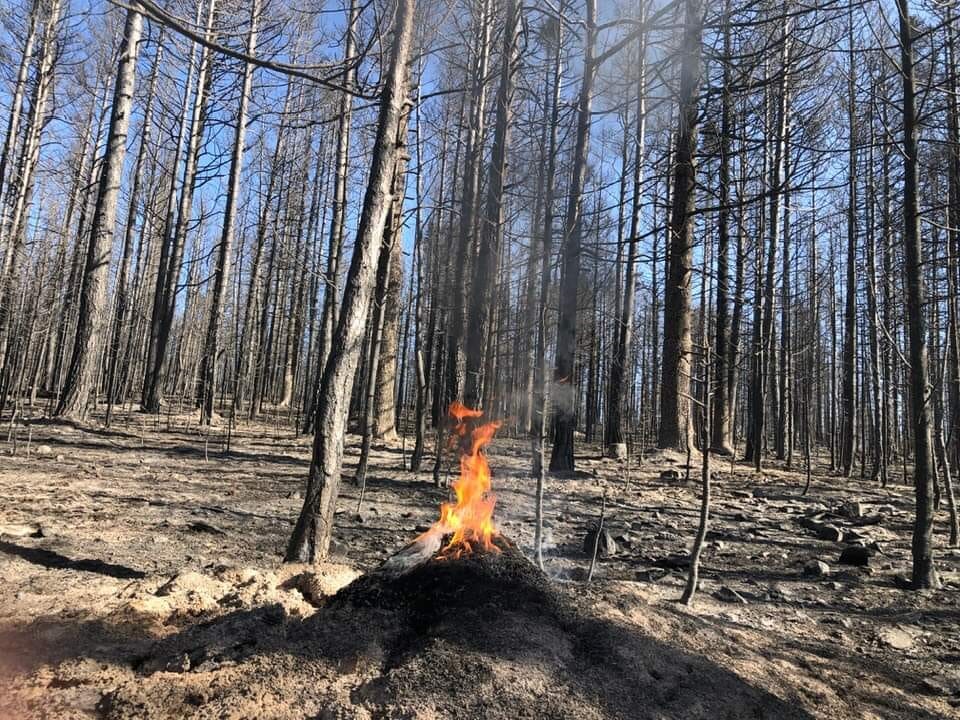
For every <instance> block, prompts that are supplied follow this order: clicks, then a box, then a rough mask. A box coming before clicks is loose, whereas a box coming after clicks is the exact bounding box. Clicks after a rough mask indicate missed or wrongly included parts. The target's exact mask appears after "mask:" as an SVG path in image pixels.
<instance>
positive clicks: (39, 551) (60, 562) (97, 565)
mask: <svg viewBox="0 0 960 720" xmlns="http://www.w3.org/2000/svg"><path fill="white" fill-rule="evenodd" d="M0 552H2V553H5V554H7V555H15V556H16V557H19V558H21V559H23V560H26V561H27V562H29V563H33V564H34V565H41V566H43V567H45V568H47V569H51V570H54V569H55V570H80V571H82V572H90V573H97V574H99V575H106V576H107V577H113V578H118V579H120V580H137V579H140V578H145V577H146V574H145V573H143V572H141V571H140V570H134V569H133V568H129V567H126V566H125V565H114V564H113V563H108V562H103V561H102V560H95V559H93V558H84V559H80V560H75V559H73V558H69V557H67V556H66V555H61V554H60V553H58V552H54V551H53V550H45V549H43V548H31V547H24V546H22V545H16V544H15V543H12V542H8V541H6V540H0Z"/></svg>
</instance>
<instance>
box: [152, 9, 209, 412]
mask: <svg viewBox="0 0 960 720" xmlns="http://www.w3.org/2000/svg"><path fill="white" fill-rule="evenodd" d="M208 1H209V5H208V6H207V20H206V29H205V37H207V38H208V39H210V38H212V35H213V19H214V11H215V6H216V0H208ZM191 57H192V55H191ZM211 58H212V55H211V51H210V49H209V48H208V47H206V46H204V48H203V51H202V52H201V55H200V66H199V70H198V72H197V81H196V96H195V99H194V103H193V112H192V114H191V116H190V132H189V140H188V143H187V150H186V162H185V163H184V167H183V182H182V183H181V191H180V198H179V204H178V205H177V209H176V221H175V222H173V217H174V213H173V206H174V204H175V203H174V199H173V197H171V199H170V205H169V206H168V210H167V225H166V228H165V232H164V235H165V236H167V229H171V230H172V234H171V235H170V236H169V239H168V240H165V241H164V247H166V248H167V250H168V254H167V258H166V259H167V262H166V263H164V257H163V255H162V254H161V261H160V263H161V264H160V271H159V272H158V279H157V283H158V294H157V295H156V296H155V302H157V303H158V306H156V307H155V308H154V313H153V318H152V326H151V339H150V340H151V341H150V347H149V349H148V357H147V373H146V378H145V383H144V393H143V407H144V409H145V410H146V411H148V412H157V411H158V410H159V409H160V399H161V395H162V383H163V363H164V360H165V359H166V356H167V350H168V345H169V342H170V332H171V330H172V328H173V318H174V313H175V311H176V298H177V292H178V291H179V288H178V287H177V286H178V285H179V283H180V272H181V270H182V265H183V255H184V249H185V246H186V240H187V237H186V236H187V230H188V227H189V224H190V220H191V217H192V209H193V193H194V189H195V188H196V182H197V162H198V156H199V152H200V138H201V136H202V135H203V128H204V124H205V121H206V109H207V99H208V94H209V90H210V64H211ZM188 80H189V73H188ZM187 92H188V94H189V86H188V91H187ZM182 130H183V127H182V126H181V131H182ZM176 169H177V166H176V165H174V173H175V172H176Z"/></svg>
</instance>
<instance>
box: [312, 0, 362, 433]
mask: <svg viewBox="0 0 960 720" xmlns="http://www.w3.org/2000/svg"><path fill="white" fill-rule="evenodd" d="M357 17H358V11H357V0H350V10H349V14H348V16H347V31H346V37H345V38H344V47H343V54H344V58H345V59H349V58H351V57H352V56H353V54H354V52H355V47H356V36H355V34H354V33H355V29H354V28H355V26H356V24H357ZM355 76H356V70H355V68H354V66H353V63H351V64H350V65H349V66H348V68H347V71H346V73H344V77H343V85H344V88H345V90H344V92H343V93H342V94H341V96H340V113H339V115H338V117H337V154H336V159H335V160H334V166H335V170H334V175H333V213H332V214H331V219H330V238H329V242H328V245H327V268H326V272H325V274H324V289H323V314H322V321H321V333H320V353H319V355H318V357H317V362H316V368H315V370H314V372H315V376H314V378H313V380H312V381H311V380H309V379H308V382H312V384H313V388H312V390H311V392H310V393H309V395H308V398H309V401H310V402H309V404H308V405H307V408H306V412H305V415H306V418H307V421H306V428H305V429H306V431H307V432H309V431H310V430H312V429H313V421H314V409H315V403H316V400H317V395H318V393H319V392H320V382H321V379H322V377H323V369H324V367H325V366H326V364H327V355H328V354H329V352H330V345H331V341H332V337H333V331H334V329H335V328H336V326H337V321H338V319H339V314H340V313H339V307H338V304H339V301H340V256H341V255H342V253H343V235H344V229H345V228H346V222H347V220H346V218H347V174H348V171H349V169H350V123H351V121H352V116H353V95H351V94H350V92H349V90H350V88H351V87H352V86H353V81H354V78H355Z"/></svg>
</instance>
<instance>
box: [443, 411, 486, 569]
mask: <svg viewBox="0 0 960 720" xmlns="http://www.w3.org/2000/svg"><path fill="white" fill-rule="evenodd" d="M450 415H451V417H453V418H454V420H456V425H455V426H454V428H453V436H452V437H453V438H454V442H456V438H459V439H460V477H459V478H457V479H456V480H455V481H454V483H453V486H452V487H453V492H454V494H455V495H456V498H457V501H456V502H455V503H453V502H445V503H441V505H440V519H439V520H438V521H437V522H436V523H434V525H433V527H431V528H430V530H428V531H427V532H426V533H425V534H432V533H439V534H442V535H448V534H451V533H452V534H453V537H452V538H451V540H450V542H449V543H448V544H447V546H446V547H445V548H444V549H443V554H444V555H447V556H451V557H454V558H456V557H460V556H461V555H464V554H468V553H472V552H474V550H480V549H482V550H486V551H491V552H500V550H499V548H497V546H496V545H494V544H493V541H492V539H493V537H494V536H495V535H496V534H497V528H496V526H495V525H494V524H493V508H494V506H495V505H496V503H497V498H496V496H495V495H493V494H492V493H491V492H490V489H491V482H490V465H489V464H488V463H487V458H486V457H485V456H484V454H483V449H484V448H485V447H486V446H487V445H489V444H490V441H491V440H493V436H494V434H495V433H496V432H497V430H498V429H499V428H500V422H498V421H495V422H488V423H483V424H480V425H476V426H474V427H473V428H470V427H468V424H467V420H468V419H477V418H480V417H482V416H483V412H482V411H480V410H472V409H470V408H468V407H467V406H466V405H464V404H463V403H460V402H454V403H453V404H451V405H450Z"/></svg>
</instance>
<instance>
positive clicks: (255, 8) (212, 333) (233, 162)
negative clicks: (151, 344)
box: [200, 0, 260, 424]
mask: <svg viewBox="0 0 960 720" xmlns="http://www.w3.org/2000/svg"><path fill="white" fill-rule="evenodd" d="M259 21H260V0H254V1H253V4H252V5H251V6H250V30H249V31H248V33H247V54H248V55H251V56H253V55H255V54H256V49H257V24H258V23H259ZM252 85H253V65H251V64H250V63H244V65H243V77H242V79H241V81H240V106H239V108H237V125H236V128H235V129H234V136H233V151H232V153H231V156H230V178H229V180H228V185H227V202H226V207H225V208H224V210H223V228H222V229H221V232H220V247H219V249H218V252H217V266H216V270H215V271H214V277H213V298H212V300H211V302H210V316H209V321H208V323H207V334H206V338H205V340H204V349H203V358H202V360H201V365H200V368H201V369H200V375H201V378H202V380H201V382H202V385H201V387H202V389H201V392H200V397H201V401H202V405H201V414H200V417H201V422H203V423H204V424H209V423H210V421H211V418H212V417H213V400H214V396H215V394H216V387H217V360H218V355H219V345H220V343H219V339H220V333H219V328H220V322H221V317H220V316H221V314H222V312H223V307H224V302H225V301H226V296H227V287H228V286H229V284H230V261H231V257H232V255H233V237H234V226H235V224H236V216H237V203H238V202H239V199H240V171H241V170H242V169H243V151H244V144H245V142H246V133H247V107H248V106H249V104H250V88H251V86H252Z"/></svg>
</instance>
